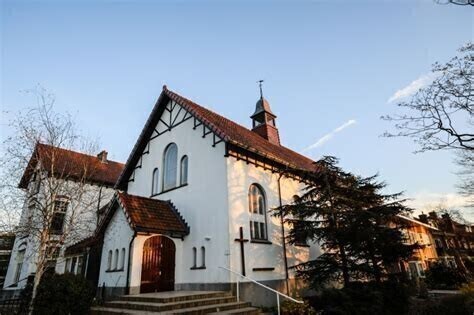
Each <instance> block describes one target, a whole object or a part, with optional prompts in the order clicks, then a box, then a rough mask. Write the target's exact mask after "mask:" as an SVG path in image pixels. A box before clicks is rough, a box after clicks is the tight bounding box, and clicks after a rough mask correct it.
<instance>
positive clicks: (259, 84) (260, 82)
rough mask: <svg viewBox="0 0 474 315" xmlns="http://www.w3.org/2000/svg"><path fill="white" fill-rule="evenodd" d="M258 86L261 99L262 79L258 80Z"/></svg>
mask: <svg viewBox="0 0 474 315" xmlns="http://www.w3.org/2000/svg"><path fill="white" fill-rule="evenodd" d="M257 83H258V87H259V88H260V98H261V99H262V100H263V91H262V85H263V80H258V81H257Z"/></svg>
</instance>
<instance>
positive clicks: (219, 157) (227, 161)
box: [96, 86, 319, 300]
mask: <svg viewBox="0 0 474 315" xmlns="http://www.w3.org/2000/svg"><path fill="white" fill-rule="evenodd" d="M250 118H251V120H252V129H248V128H246V127H243V126H241V125H239V124H237V123H235V122H233V121H231V120H229V119H227V118H225V117H223V116H221V115H219V114H217V113H215V112H213V111H211V110H209V109H206V108H205V107H203V106H200V105H198V104H196V103H194V102H192V101H191V100H189V99H186V98H184V97H183V96H180V95H178V94H177V93H175V92H173V91H171V90H169V89H167V87H166V86H164V87H163V91H162V93H161V95H160V96H159V98H158V101H157V103H156V104H155V106H154V108H153V110H152V112H151V114H150V116H149V118H148V120H147V121H146V123H145V126H144V128H143V130H142V132H141V134H140V136H139V137H138V140H137V142H136V144H135V146H134V147H133V150H132V152H131V153H130V156H129V158H128V160H127V162H126V165H125V167H124V170H123V172H122V174H121V175H120V177H119V179H118V181H117V184H116V187H115V188H116V193H115V196H114V197H113V200H112V201H111V203H110V206H109V207H108V209H107V210H106V213H105V215H104V219H103V220H102V222H101V223H100V224H99V226H98V228H97V231H96V234H97V235H100V236H101V238H102V239H103V245H102V258H101V260H100V274H99V277H98V286H99V288H102V289H103V290H104V291H105V292H106V293H107V294H109V295H118V294H128V293H129V294H138V293H145V292H155V291H168V290H229V289H230V285H231V284H232V283H235V282H236V281H237V276H236V275H235V274H234V273H232V272H235V273H238V274H242V275H245V276H247V277H249V278H251V279H254V280H256V281H259V282H261V283H263V284H266V285H268V286H271V287H273V288H276V289H278V290H280V291H281V292H284V293H286V292H287V290H288V288H289V290H290V291H292V290H294V289H296V288H297V286H298V285H297V281H296V280H295V279H294V273H293V271H292V270H293V269H292V267H293V266H295V265H298V264H300V263H303V262H306V261H308V260H309V259H310V258H315V257H316V256H317V255H318V252H319V247H318V246H317V245H316V244H309V243H307V241H306V240H305V239H302V240H301V242H300V244H298V245H297V246H295V245H289V244H288V243H287V242H286V240H285V234H286V235H287V233H288V228H289V227H288V225H287V224H284V223H283V221H282V219H280V218H278V217H276V216H274V211H273V209H274V208H276V207H278V206H280V205H284V204H288V203H291V202H292V201H293V200H294V198H295V196H297V195H300V194H301V191H302V189H303V188H304V184H303V183H302V182H301V180H300V178H299V177H298V171H300V170H313V169H314V167H315V166H314V162H313V161H312V160H311V159H309V158H307V157H305V156H303V155H300V154H298V153H296V152H294V151H292V150H290V149H288V148H286V147H284V146H283V145H281V143H280V136H279V130H278V128H277V117H276V115H275V114H274V113H273V112H272V110H271V108H270V104H269V103H268V101H267V100H266V99H265V98H263V96H262V94H261V96H260V98H259V100H258V101H257V103H256V106H255V112H254V113H253V114H252V116H251V117H250ZM229 270H231V271H232V272H231V271H229ZM244 282H245V281H244ZM247 284H248V286H247V287H246V285H245V283H244V285H243V287H242V289H241V290H242V291H241V294H242V295H243V296H247V297H250V298H251V299H253V300H255V299H258V294H256V293H255V292H257V289H258V287H256V286H255V285H253V284H251V283H247ZM251 290H252V293H250V291H251Z"/></svg>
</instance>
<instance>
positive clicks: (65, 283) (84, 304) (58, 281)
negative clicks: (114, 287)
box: [33, 273, 94, 315]
mask: <svg viewBox="0 0 474 315" xmlns="http://www.w3.org/2000/svg"><path fill="white" fill-rule="evenodd" d="M93 292H94V291H93V287H92V285H91V284H90V283H89V282H88V281H87V280H86V279H84V278H83V277H81V276H76V275H73V274H68V273H67V274H62V275H58V274H52V275H45V276H43V278H42V279H41V282H40V284H39V285H38V290H37V294H36V298H35V300H34V303H33V309H34V310H33V314H34V315H49V314H55V315H69V314H70V315H84V314H88V313H89V309H90V306H91V304H92V300H93V298H94V293H93Z"/></svg>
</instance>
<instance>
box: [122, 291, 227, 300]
mask: <svg viewBox="0 0 474 315" xmlns="http://www.w3.org/2000/svg"><path fill="white" fill-rule="evenodd" d="M229 296H232V295H231V294H230V292H226V291H200V292H196V291H172V292H169V293H168V292H160V293H142V294H137V295H123V296H121V297H120V298H119V300H121V301H134V302H153V303H171V302H179V301H189V300H202V299H209V298H218V297H229Z"/></svg>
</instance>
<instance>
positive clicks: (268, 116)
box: [250, 80, 280, 145]
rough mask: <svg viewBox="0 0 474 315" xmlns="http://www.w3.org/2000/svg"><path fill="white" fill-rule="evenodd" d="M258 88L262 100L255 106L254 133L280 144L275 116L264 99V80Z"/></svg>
mask: <svg viewBox="0 0 474 315" xmlns="http://www.w3.org/2000/svg"><path fill="white" fill-rule="evenodd" d="M257 83H258V87H259V89H260V99H259V100H258V101H257V104H255V112H254V113H253V115H252V116H250V118H252V127H253V128H252V131H253V132H255V133H257V134H258V135H260V136H261V137H263V138H265V139H267V140H268V141H270V142H271V143H274V144H278V145H279V144H280V136H279V134H278V129H277V128H276V125H275V118H276V116H275V114H273V113H272V111H271V109H270V104H269V103H268V101H267V100H266V99H265V98H264V97H263V88H262V86H263V80H258V81H257Z"/></svg>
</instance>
